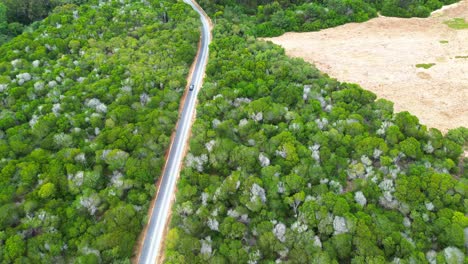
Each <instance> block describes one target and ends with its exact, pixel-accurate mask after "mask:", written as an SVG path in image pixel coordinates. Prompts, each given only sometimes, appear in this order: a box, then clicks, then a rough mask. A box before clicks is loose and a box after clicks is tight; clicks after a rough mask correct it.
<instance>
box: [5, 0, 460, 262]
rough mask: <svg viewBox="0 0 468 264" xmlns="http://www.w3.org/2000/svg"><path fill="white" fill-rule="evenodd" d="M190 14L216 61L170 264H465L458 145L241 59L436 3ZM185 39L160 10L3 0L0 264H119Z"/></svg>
mask: <svg viewBox="0 0 468 264" xmlns="http://www.w3.org/2000/svg"><path fill="white" fill-rule="evenodd" d="M38 3H41V5H40V6H35V5H34V4H38ZM200 3H201V4H202V6H203V7H204V8H205V9H206V10H207V11H208V12H209V14H210V16H211V17H212V20H213V22H214V24H215V25H214V31H213V42H212V45H211V46H210V59H209V64H208V66H207V72H206V78H205V83H204V85H203V88H202V89H201V91H200V94H199V105H198V108H197V119H196V121H195V123H194V126H193V128H192V138H191V140H190V149H189V153H188V154H187V157H186V159H185V161H184V168H183V170H182V173H181V178H180V181H179V183H178V192H177V194H176V195H177V197H176V203H175V205H174V207H173V214H172V222H171V225H170V229H169V232H168V234H167V237H166V245H165V246H166V252H165V261H166V263H177V264H179V263H274V262H275V263H320V264H322V263H353V264H354V263H375V264H378V263H389V262H393V263H402V264H403V263H450V264H451V263H466V262H468V257H467V250H468V249H467V237H468V234H467V233H468V231H467V230H468V229H467V228H468V217H467V216H466V215H467V213H468V197H467V192H468V184H467V183H468V182H467V181H468V159H467V158H465V159H464V160H462V159H461V154H462V152H463V148H465V149H466V145H467V140H468V129H467V128H463V127H461V128H458V129H454V130H451V131H449V132H448V133H447V134H445V135H443V134H442V133H441V132H440V131H438V130H437V129H433V128H428V127H426V126H425V125H423V124H421V123H420V122H419V120H418V118H417V117H415V116H413V115H411V114H410V113H408V112H401V113H395V112H394V111H393V104H392V102H389V101H386V100H384V99H377V98H376V96H375V95H374V94H373V93H371V92H369V91H366V90H364V89H362V88H361V87H359V86H358V85H355V84H350V83H340V82H338V81H336V80H334V79H333V78H330V77H329V76H327V75H324V74H322V73H320V72H319V71H318V70H317V69H315V68H314V67H313V66H312V65H310V64H307V63H305V62H304V61H302V60H300V59H291V58H288V57H287V56H286V55H285V53H284V50H283V49H281V48H280V47H278V46H275V45H273V44H272V43H267V42H264V41H261V40H256V37H257V36H269V35H277V34H281V33H282V32H284V31H286V30H297V31H308V30H318V29H321V28H326V27H330V26H335V25H338V24H343V23H347V22H352V21H364V20H367V19H369V18H371V17H373V16H376V15H377V12H381V13H382V14H385V15H395V16H404V17H407V16H426V15H427V14H428V12H429V11H430V10H434V9H435V8H437V7H440V6H441V5H442V4H447V3H450V2H440V1H438V0H430V1H425V0H423V1H415V0H402V1H393V0H382V1H363V2H361V1H358V0H346V1H337V0H324V1H316V2H310V1H302V0H297V1H278V2H272V1H233V0H231V1H227V0H216V1H207V0H203V1H200ZM13 10H14V11H13ZM31 10H35V11H36V12H31ZM386 12H388V13H386ZM418 12H419V13H418ZM44 18H45V19H44ZM42 19H43V20H42ZM199 25H200V21H199V19H198V16H197V15H196V13H195V12H194V11H192V10H191V8H190V7H189V6H188V5H186V4H184V3H183V2H181V1H175V0H141V1H133V0H89V1H79V0H78V1H73V0H57V1H52V0H50V1H49V0H40V1H35V0H0V34H3V36H2V37H0V38H2V40H0V41H2V42H5V44H3V45H2V46H0V92H1V94H0V99H1V100H0V104H1V105H2V110H1V112H0V262H1V263H54V262H56V263H83V264H84V263H86V264H88V263H91V264H92V263H130V259H131V257H132V256H134V250H135V247H134V246H135V244H136V240H137V237H138V235H139V234H140V232H141V231H142V228H143V226H144V225H145V224H146V221H147V212H148V206H149V203H150V201H151V199H152V198H153V197H154V195H155V192H156V187H155V182H156V181H157V179H158V178H159V176H160V173H161V169H162V166H163V164H164V155H165V153H166V151H167V148H168V145H169V141H170V137H171V134H172V132H173V131H174V126H175V123H176V120H177V115H178V109H179V101H180V99H181V96H182V94H183V92H184V87H185V86H186V77H187V74H188V71H189V67H190V64H191V63H192V61H193V58H194V56H195V54H196V50H197V43H198V40H199V35H200V32H199ZM15 28H17V29H15ZM12 29H15V30H12ZM10 30H12V31H10ZM16 35H18V36H16ZM14 36H16V37H14Z"/></svg>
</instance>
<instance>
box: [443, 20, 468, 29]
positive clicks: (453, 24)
mask: <svg viewBox="0 0 468 264" xmlns="http://www.w3.org/2000/svg"><path fill="white" fill-rule="evenodd" d="M444 24H446V25H447V26H449V27H450V28H453V29H468V23H467V22H466V21H465V19H464V18H461V17H457V18H454V19H452V20H447V21H445V22H444Z"/></svg>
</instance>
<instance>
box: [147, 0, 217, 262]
mask: <svg viewBox="0 0 468 264" xmlns="http://www.w3.org/2000/svg"><path fill="white" fill-rule="evenodd" d="M184 2H185V3H187V4H189V5H190V6H192V8H193V9H194V10H195V11H196V12H197V13H198V14H199V15H200V20H201V22H202V34H201V35H202V36H201V43H200V48H199V51H198V56H197V60H196V62H195V67H194V70H193V75H192V79H191V80H190V82H189V83H190V85H192V84H193V85H194V89H193V91H189V90H188V88H187V95H186V99H185V103H184V107H183V109H182V111H181V114H180V119H179V121H178V125H177V130H176V135H175V138H174V142H173V143H172V147H171V149H170V152H169V156H168V159H167V161H166V167H165V170H164V172H163V176H162V179H161V184H160V187H159V190H158V193H157V197H156V201H155V205H154V207H153V209H152V211H151V216H150V219H149V223H148V227H147V231H146V235H145V238H144V241H143V245H142V248H141V252H140V256H139V258H138V263H141V264H154V263H157V261H158V259H159V257H160V256H159V255H160V253H161V248H162V245H163V242H164V237H163V235H164V233H165V227H166V225H167V224H168V223H167V222H168V220H169V214H170V210H171V205H172V200H173V197H174V192H175V187H176V183H177V179H178V176H179V173H180V168H181V163H182V160H183V156H184V149H185V148H186V144H187V141H188V138H189V131H190V128H191V126H192V120H193V115H194V113H195V103H196V100H197V94H198V91H199V89H200V86H201V83H202V80H203V76H204V74H205V68H206V63H207V60H208V45H209V44H210V41H211V35H210V24H209V21H208V18H207V17H206V14H205V13H204V11H203V10H202V9H201V8H200V7H199V6H198V5H197V4H196V3H194V2H192V0H184Z"/></svg>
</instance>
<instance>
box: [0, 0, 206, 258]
mask: <svg viewBox="0 0 468 264" xmlns="http://www.w3.org/2000/svg"><path fill="white" fill-rule="evenodd" d="M13 2H15V3H19V2H20V1H18V2H16V1H12V2H7V1H5V3H13ZM21 22H23V21H21ZM24 22H26V23H29V22H30V21H24ZM198 25H199V19H198V16H197V15H196V13H195V12H193V11H192V9H191V8H190V7H189V6H188V5H186V4H184V3H182V2H178V1H165V0H153V1H131V0H122V1H120V0H119V1H102V0H100V1H98V0H91V1H89V3H88V4H84V5H81V6H77V5H75V4H67V5H62V6H59V7H57V8H55V10H54V11H53V12H52V13H51V14H50V15H49V16H48V17H47V18H46V19H45V20H43V21H40V22H36V25H35V29H34V30H32V31H26V32H24V33H23V34H21V35H20V36H18V37H16V38H14V39H12V40H11V41H9V42H7V43H6V44H4V45H3V46H1V47H0V91H1V94H0V104H1V108H2V109H1V113H0V157H1V158H0V263H48V264H50V263H86V264H89V263H130V258H131V257H132V255H133V250H134V245H135V241H136V239H137V237H138V235H139V234H140V232H141V230H142V227H143V226H144V225H145V223H146V215H147V209H148V204H149V203H150V201H151V199H152V197H153V196H154V194H155V181H156V180H157V179H158V177H159V175H160V173H161V170H162V166H163V164H164V162H165V160H164V155H165V152H166V149H167V148H168V144H169V140H170V136H171V134H172V131H173V130H174V126H175V123H176V120H177V115H178V108H179V101H180V98H181V95H182V94H183V91H184V87H185V85H186V76H187V74H188V70H189V67H190V64H191V63H192V61H193V58H194V56H195V54H196V50H197V43H198V39H199V34H200V33H199V31H198Z"/></svg>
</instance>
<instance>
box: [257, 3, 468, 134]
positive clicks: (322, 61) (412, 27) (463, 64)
mask: <svg viewBox="0 0 468 264" xmlns="http://www.w3.org/2000/svg"><path fill="white" fill-rule="evenodd" d="M458 17H461V18H465V20H467V21H468V0H464V1H462V2H459V3H458V4H454V5H451V6H446V7H444V8H442V9H441V10H438V11H435V12H433V13H432V15H431V17H429V18H410V19H402V18H391V17H378V18H374V19H372V20H369V21H367V22H364V23H350V24H346V25H343V26H339V27H335V28H330V29H326V30H322V31H319V32H307V33H286V34H284V35H282V36H280V37H276V38H271V39H266V40H271V41H272V42H274V43H276V44H279V45H281V46H283V47H284V48H285V50H286V53H287V54H288V55H289V56H292V57H301V58H303V59H305V60H306V61H308V62H311V63H313V64H315V65H316V67H317V68H318V69H319V70H321V71H322V72H325V73H328V74H329V75H330V76H331V77H334V78H337V79H338V80H340V81H344V82H352V83H358V84H360V85H361V86H362V87H363V88H364V89H368V90H370V91H372V92H374V93H375V94H377V96H378V97H380V98H385V99H388V100H390V101H393V102H394V103H395V111H398V112H399V111H405V110H407V111H409V112H410V113H412V114H414V115H416V116H417V117H418V118H419V119H420V121H421V123H423V124H426V125H427V126H428V127H436V128H438V129H440V130H442V131H444V132H446V131H447V130H448V129H451V128H456V127H459V126H464V127H468V58H456V56H468V30H454V29H451V28H449V27H448V26H447V25H445V24H444V23H443V22H444V21H447V20H450V19H452V18H458ZM441 41H448V43H441ZM421 63H435V65H434V66H433V67H431V68H429V69H423V68H418V67H416V64H421Z"/></svg>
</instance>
